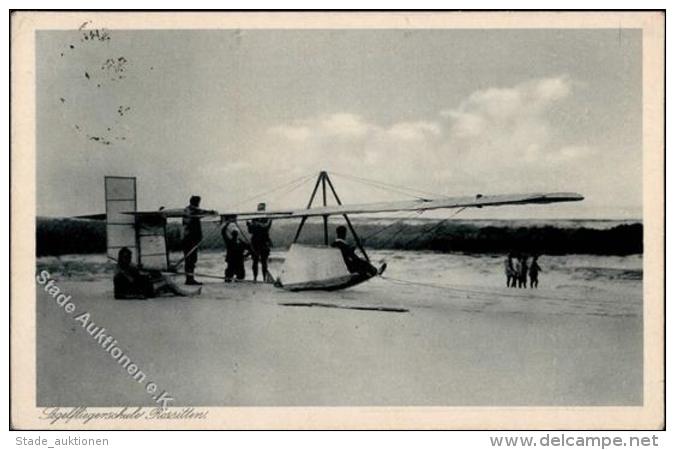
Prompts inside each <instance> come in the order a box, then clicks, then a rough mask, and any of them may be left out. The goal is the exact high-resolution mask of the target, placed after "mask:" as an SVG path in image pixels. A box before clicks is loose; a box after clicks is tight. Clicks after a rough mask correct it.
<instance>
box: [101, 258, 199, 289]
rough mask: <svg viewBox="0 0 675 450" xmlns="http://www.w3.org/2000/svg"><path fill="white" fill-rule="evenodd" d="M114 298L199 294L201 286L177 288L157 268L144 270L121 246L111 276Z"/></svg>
mask: <svg viewBox="0 0 675 450" xmlns="http://www.w3.org/2000/svg"><path fill="white" fill-rule="evenodd" d="M113 285H114V291H115V298H116V299H118V300H132V299H146V298H153V297H158V296H160V295H162V294H167V293H168V294H175V295H178V296H182V297H188V296H193V295H199V294H200V293H201V291H202V288H201V287H200V288H198V289H196V290H195V291H191V292H190V291H186V290H183V289H181V288H179V287H178V286H177V285H176V284H175V283H174V282H173V281H171V280H170V279H169V278H168V277H166V276H164V275H162V273H161V272H160V271H158V270H146V269H143V268H141V267H137V266H135V265H134V264H133V263H132V262H131V250H129V249H128V248H127V247H122V248H121V249H120V251H119V252H118V254H117V270H116V273H115V277H114V278H113Z"/></svg>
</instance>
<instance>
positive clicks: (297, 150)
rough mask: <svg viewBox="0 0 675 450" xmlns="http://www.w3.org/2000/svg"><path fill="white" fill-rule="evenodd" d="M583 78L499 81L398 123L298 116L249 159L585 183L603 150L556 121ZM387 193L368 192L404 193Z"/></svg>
mask: <svg viewBox="0 0 675 450" xmlns="http://www.w3.org/2000/svg"><path fill="white" fill-rule="evenodd" d="M574 85H575V83H573V82H572V80H570V79H569V77H567V76H564V75H561V76H556V77H549V78H541V79H534V80H527V81H524V82H522V83H519V84H516V85H514V86H507V87H490V88H486V89H481V90H477V91H474V92H472V93H470V94H468V95H467V96H466V97H465V98H464V99H463V100H461V101H460V102H458V103H457V104H456V105H454V106H451V107H448V108H445V109H443V110H442V111H439V112H438V113H437V114H436V115H432V116H431V117H426V118H422V117H420V118H413V119H412V120H411V119H410V118H406V120H400V121H394V122H391V123H382V122H378V121H376V120H374V119H371V118H368V117H364V116H362V115H359V114H356V113H352V112H344V111H343V112H335V113H323V114H320V115H317V116H316V117H304V118H297V119H293V120H291V121H288V122H287V123H279V124H275V125H273V126H271V127H269V128H268V129H266V130H265V131H264V132H263V133H262V136H263V142H262V143H261V145H259V146H258V147H256V148H254V149H253V150H252V151H251V152H249V153H248V154H247V155H246V161H247V162H248V163H249V166H248V167H251V168H254V170H255V173H256V174H261V176H262V177H263V178H265V179H271V178H272V177H280V176H281V175H284V176H286V178H289V179H290V178H292V177H294V176H299V175H302V174H305V173H311V172H315V173H316V172H318V171H319V170H328V171H329V172H335V173H343V174H350V175H355V176H358V177H364V178H370V179H378V180H382V181H386V182H389V183H392V184H397V185H404V186H411V187H416V188H418V189H421V190H425V191H430V192H437V193H439V194H447V195H461V194H471V193H476V192H480V193H486V194H488V193H513V192H528V191H529V192H532V191H556V190H575V189H576V188H577V187H578V186H579V183H578V179H579V175H580V174H581V173H584V172H588V171H589V170H590V168H591V167H592V164H589V162H590V161H592V160H593V158H596V157H597V149H596V148H595V147H594V146H592V145H590V144H589V143H588V142H586V141H585V140H584V139H583V137H577V139H569V138H567V137H566V134H565V132H564V131H565V130H564V129H562V127H561V125H560V124H559V123H558V122H557V121H556V120H555V117H556V113H557V112H558V111H560V110H561V109H564V108H565V104H566V103H565V102H566V101H568V100H570V99H572V98H573V97H574ZM252 170H253V169H252ZM590 176H591V175H590V174H588V177H590ZM360 189H361V190H359V189H358V188H354V189H353V190H351V191H350V188H347V189H346V192H347V195H346V197H347V198H346V200H347V201H351V202H353V201H364V200H366V198H365V197H364V191H363V187H360ZM340 190H341V192H342V191H345V187H344V186H341V188H340ZM303 195H304V194H303ZM387 195H391V194H387V193H385V192H367V195H366V196H367V200H368V201H370V200H373V201H374V200H379V199H393V198H396V197H398V198H400V195H394V196H393V197H387ZM299 199H300V197H297V198H295V199H294V200H293V201H292V202H291V203H294V204H297V202H298V201H299Z"/></svg>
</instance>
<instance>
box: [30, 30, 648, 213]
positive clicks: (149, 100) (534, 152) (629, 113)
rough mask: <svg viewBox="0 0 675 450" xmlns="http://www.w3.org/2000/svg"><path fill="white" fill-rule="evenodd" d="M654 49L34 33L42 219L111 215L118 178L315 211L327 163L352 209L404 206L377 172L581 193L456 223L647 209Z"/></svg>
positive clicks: (490, 189) (516, 38)
mask: <svg viewBox="0 0 675 450" xmlns="http://www.w3.org/2000/svg"><path fill="white" fill-rule="evenodd" d="M641 47H642V40H641V32H640V30H627V29H604V30H580V29H577V30H575V29H567V30H557V29H548V30H461V29H457V30H153V31H140V30H139V31H135V30H125V31H119V30H112V31H99V32H98V33H96V32H95V31H94V30H87V29H85V30H80V31H38V33H37V35H36V49H37V53H36V94H37V105H36V111H37V112H36V117H37V130H36V132H37V214H38V215H40V216H70V215H78V214H91V213H99V212H103V211H104V192H103V177H104V176H105V175H118V176H136V177H138V182H137V186H138V199H139V208H140V209H149V210H154V209H157V208H158V207H160V206H166V207H182V206H185V205H186V204H187V200H188V198H189V196H190V195H192V194H199V195H201V196H202V198H203V200H202V206H203V207H208V208H213V209H217V210H219V211H220V212H224V211H228V210H230V211H231V210H236V211H241V210H252V209H255V206H256V204H257V202H258V201H259V200H265V201H267V203H268V206H269V207H270V208H275V207H290V206H296V207H297V206H299V205H303V206H304V205H305V204H306V202H307V200H308V197H309V194H310V192H311V188H312V181H313V180H312V178H313V177H315V176H316V175H317V174H318V172H319V171H320V170H327V171H328V172H329V174H333V175H332V179H333V181H334V184H335V185H336V188H337V190H338V193H339V194H340V196H341V199H342V201H343V203H363V202H370V201H382V200H401V199H407V198H410V196H407V195H408V192H407V191H406V192H403V193H402V192H400V191H399V192H396V193H392V192H388V191H385V190H382V189H380V188H375V187H373V186H372V185H367V184H363V183H361V182H357V181H356V180H357V179H369V180H377V181H380V182H386V183H389V184H392V185H397V186H405V187H408V188H414V189H416V190H418V191H424V192H425V193H433V194H437V195H438V196H442V195H450V196H454V195H475V194H477V193H481V194H484V195H488V194H509V193H525V192H556V191H573V192H579V193H581V194H582V195H584V196H585V200H584V201H583V202H578V203H573V204H560V205H546V206H543V205H534V206H515V207H499V208H492V209H490V208H483V209H481V210H474V211H469V210H467V211H464V212H462V218H463V217H466V218H544V219H552V218H591V219H594V218H595V219H607V218H611V219H639V218H641V217H642V62H641V61H642V53H641ZM293 180H298V182H297V183H296V184H293V183H291V184H290V185H287V186H284V185H285V184H287V183H289V182H293ZM303 181H304V182H303ZM301 182H302V183H301ZM278 186H282V189H280V190H275V189H273V188H275V187H278ZM292 188H295V189H292ZM266 191H270V192H269V193H268V194H266V195H263V196H260V197H256V194H258V193H265V192H266ZM450 213H451V214H454V212H450ZM435 214H437V215H438V214H446V215H447V214H449V213H448V212H443V213H435ZM432 215H433V214H432Z"/></svg>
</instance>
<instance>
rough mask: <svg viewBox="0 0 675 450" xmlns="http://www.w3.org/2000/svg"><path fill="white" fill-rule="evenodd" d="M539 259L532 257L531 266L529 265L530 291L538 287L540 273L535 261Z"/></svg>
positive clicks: (536, 256)
mask: <svg viewBox="0 0 675 450" xmlns="http://www.w3.org/2000/svg"><path fill="white" fill-rule="evenodd" d="M538 259H539V256H538V255H534V256H533V257H532V264H530V289H534V288H538V287H539V272H541V267H540V266H539V263H538V262H537V260H538Z"/></svg>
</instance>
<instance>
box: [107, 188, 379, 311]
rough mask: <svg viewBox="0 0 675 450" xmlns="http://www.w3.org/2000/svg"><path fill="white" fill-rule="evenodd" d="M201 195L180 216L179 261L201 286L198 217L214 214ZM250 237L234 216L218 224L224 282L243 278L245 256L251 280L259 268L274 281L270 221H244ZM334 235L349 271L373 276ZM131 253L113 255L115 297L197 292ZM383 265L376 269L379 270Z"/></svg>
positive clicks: (342, 231)
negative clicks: (270, 267)
mask: <svg viewBox="0 0 675 450" xmlns="http://www.w3.org/2000/svg"><path fill="white" fill-rule="evenodd" d="M200 204H201V197H199V196H198V195H193V196H192V197H191V198H190V202H189V205H188V206H187V207H186V208H185V214H184V215H183V239H182V247H183V261H184V263H185V284H186V285H188V286H201V285H202V283H201V282H199V281H197V280H196V279H195V268H196V266H197V261H198V253H199V245H200V243H201V242H202V240H203V235H202V227H201V218H202V217H203V216H204V215H208V214H215V213H216V212H215V211H212V210H205V209H201V208H200ZM265 208H266V206H265V203H259V204H258V207H257V210H258V212H259V213H261V214H264V212H265ZM246 227H247V230H248V233H249V235H250V240H247V239H245V237H244V236H242V235H241V234H240V233H239V227H238V225H237V224H236V220H235V218H234V217H232V218H231V219H227V218H226V219H225V223H224V224H223V225H222V227H221V235H222V237H223V240H224V242H225V250H226V256H225V263H226V267H225V276H224V280H225V282H226V283H229V282H232V281H241V280H243V279H244V278H246V269H245V267H244V262H245V260H246V258H247V257H248V256H250V257H251V259H252V267H251V269H252V271H253V281H254V282H257V281H258V275H259V270H258V269H259V267H260V269H261V272H262V279H263V281H266V282H272V281H274V279H273V277H272V276H271V275H270V273H269V271H268V260H269V256H270V250H271V247H272V240H271V239H270V229H271V227H272V220H271V219H268V218H255V219H252V220H249V221H247V222H246ZM336 236H337V238H336V239H335V241H334V242H333V243H332V245H331V246H332V247H335V248H338V249H339V250H340V252H341V253H342V257H343V259H344V261H345V264H346V266H347V269H348V270H349V272H350V273H359V274H365V275H369V276H374V275H376V274H377V273H378V269H377V268H376V267H374V266H373V265H372V264H370V262H369V261H367V260H365V259H362V258H360V257H358V256H357V255H356V253H355V249H354V247H353V246H352V245H351V244H349V243H348V242H347V241H346V236H347V229H346V228H345V227H344V226H338V227H337V229H336ZM132 256H133V254H132V252H131V250H130V249H128V248H127V247H124V248H122V249H120V250H119V252H118V257H117V271H116V274H115V277H114V280H113V282H114V289H115V298H119V299H124V298H127V299H134V298H149V297H156V296H158V295H161V294H163V293H172V294H175V295H179V296H192V295H198V294H199V293H200V292H201V288H198V289H196V290H192V291H191V290H186V289H183V288H180V287H179V286H177V285H176V283H174V282H173V281H172V280H171V279H170V278H169V277H167V276H165V275H164V274H162V273H161V272H160V271H158V270H149V269H145V268H142V267H139V266H136V265H134V264H133V263H132ZM385 267H386V266H383V267H382V268H380V269H379V273H381V272H382V271H383V270H384V269H385Z"/></svg>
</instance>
